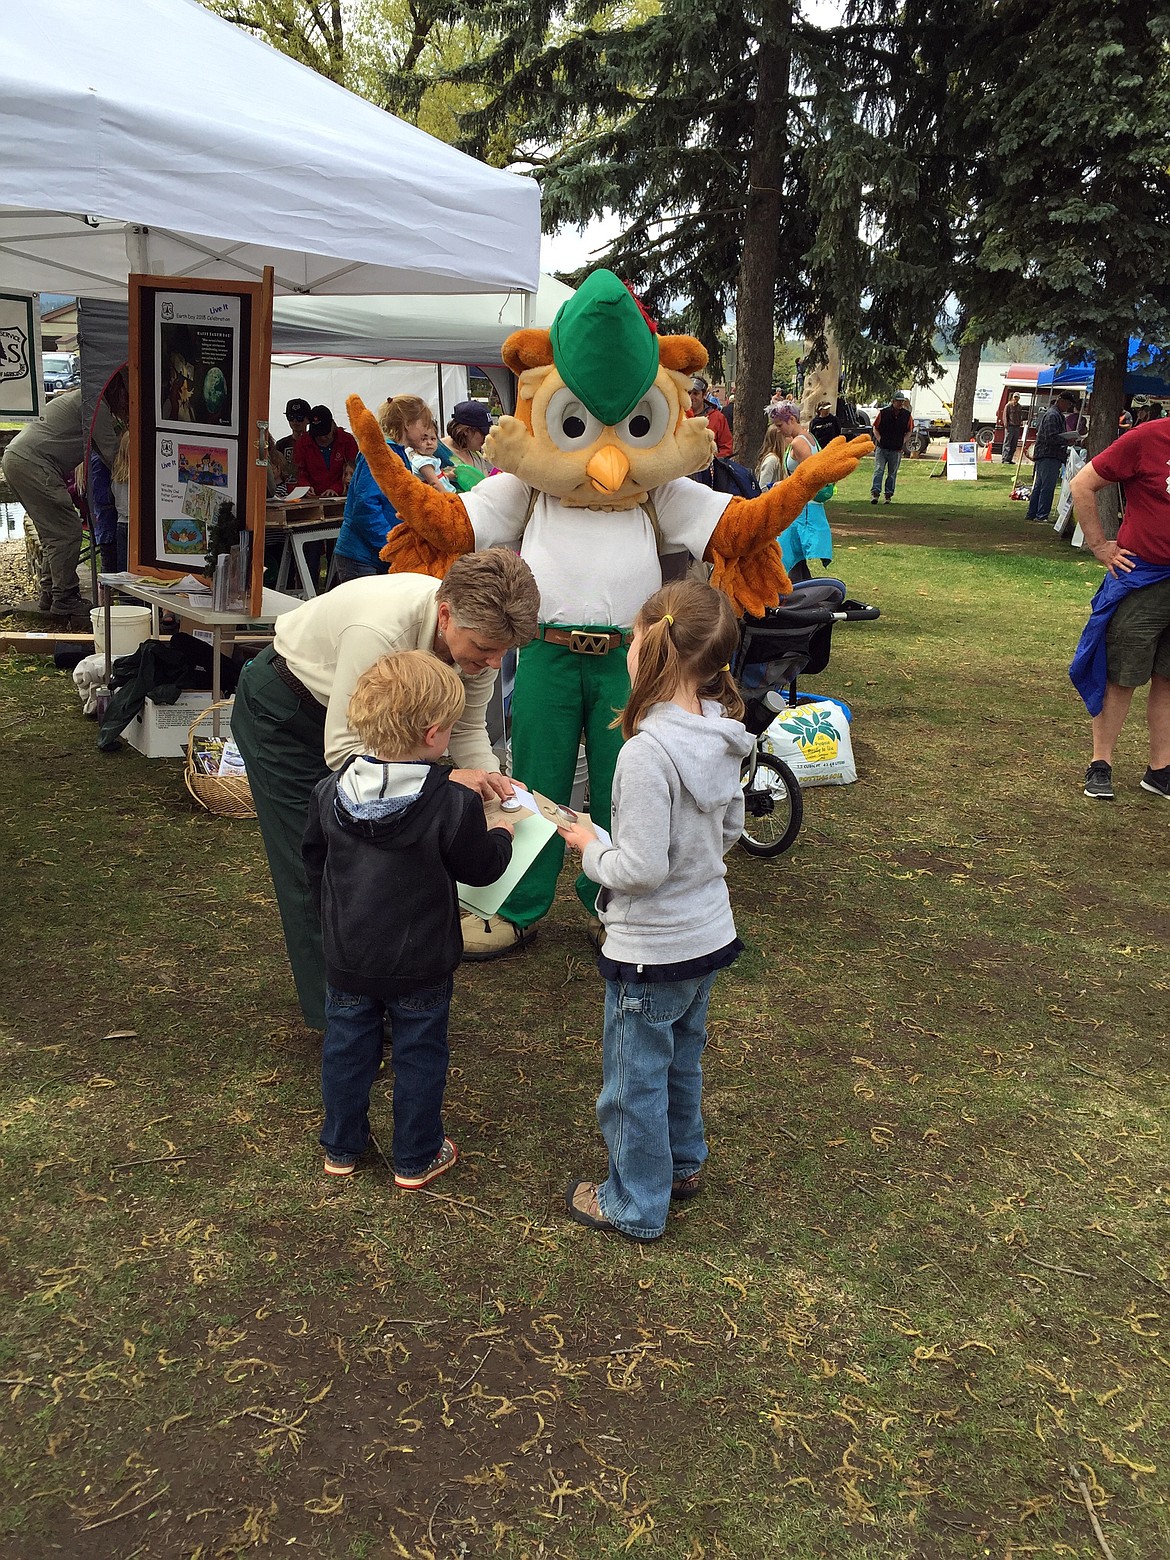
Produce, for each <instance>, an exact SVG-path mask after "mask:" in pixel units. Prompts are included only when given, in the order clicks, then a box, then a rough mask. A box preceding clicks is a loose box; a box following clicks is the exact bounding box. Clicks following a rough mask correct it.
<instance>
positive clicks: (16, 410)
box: [0, 292, 45, 422]
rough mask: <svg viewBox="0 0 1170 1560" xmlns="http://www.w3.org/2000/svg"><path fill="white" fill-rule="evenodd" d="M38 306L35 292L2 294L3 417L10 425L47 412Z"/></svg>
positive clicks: (0, 404) (0, 365)
mask: <svg viewBox="0 0 1170 1560" xmlns="http://www.w3.org/2000/svg"><path fill="white" fill-rule="evenodd" d="M38 303H39V299H38V296H37V294H36V293H10V292H4V293H0V417H3V418H5V419H6V420H8V421H10V422H11V421H15V420H17V419H20V420H22V421H23V420H25V419H31V418H34V417H40V416H41V415H42V414H43V413H44V410H45V394H44V380H43V378H42V377H41V317H40V309H39V307H38Z"/></svg>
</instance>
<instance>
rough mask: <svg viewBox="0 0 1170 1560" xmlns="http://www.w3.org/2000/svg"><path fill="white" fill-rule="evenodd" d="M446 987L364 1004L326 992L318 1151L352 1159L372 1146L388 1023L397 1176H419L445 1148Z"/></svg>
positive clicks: (331, 990) (366, 1000) (334, 990)
mask: <svg viewBox="0 0 1170 1560" xmlns="http://www.w3.org/2000/svg"><path fill="white" fill-rule="evenodd" d="M451 986H452V983H451V980H450V979H449V978H448V979H447V980H445V981H444V982H443V984H442V985H441V986H427V987H424V988H423V989H422V990H420V991H411V992H407V993H406V994H405V995H403V996H400V997H361V996H356V995H355V994H354V993H353V992H349V991H338V989H337V987H336V986H326V988H325V1044H324V1047H323V1049H322V1052H321V1098H322V1100H323V1101H324V1104H325V1124H324V1126H323V1127H322V1128H321V1146H322V1148H323V1149H324V1150H325V1152H326V1153H327V1154H328V1155H329V1156H330V1158H332V1159H356V1158H357V1157H358V1156H359V1155H360V1154H363V1153H364V1152H365V1150H366V1146H367V1144H368V1143H369V1141H370V1090H371V1089H372V1088H373V1086H374V1079H375V1078H376V1077H377V1076H378V1068H379V1067H380V1066H381V1064H382V1045H383V1037H384V1035H385V1021H386V1019H387V1018H388V1019H389V1021H390V1054H391V1059H392V1061H393V1064H394V1141H393V1147H392V1149H391V1154H390V1157H391V1159H392V1161H393V1163H394V1168H395V1170H397V1171H399V1172H400V1173H401V1174H403V1175H417V1174H418V1172H419V1171H420V1170H425V1169H426V1167H427V1166H428V1165H429V1164H430V1162H431V1160H432V1159H433V1158H434V1157H435V1155H436V1154H437V1153H438V1152H439V1150H440V1149H441V1148H442V1146H443V1117H442V1110H443V1090H444V1088H445V1087H446V1084H447V1060H448V1055H449V1052H448V1047H447V1021H448V1019H449V1017H450V1013H451Z"/></svg>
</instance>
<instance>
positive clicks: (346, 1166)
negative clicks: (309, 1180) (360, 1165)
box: [325, 1154, 357, 1175]
mask: <svg viewBox="0 0 1170 1560" xmlns="http://www.w3.org/2000/svg"><path fill="white" fill-rule="evenodd" d="M356 1169H357V1155H356V1154H353V1155H349V1154H326V1155H325V1174H326V1175H352V1174H353V1173H354V1171H355V1170H356Z"/></svg>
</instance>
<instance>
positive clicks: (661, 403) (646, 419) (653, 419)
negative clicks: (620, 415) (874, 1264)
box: [614, 385, 670, 450]
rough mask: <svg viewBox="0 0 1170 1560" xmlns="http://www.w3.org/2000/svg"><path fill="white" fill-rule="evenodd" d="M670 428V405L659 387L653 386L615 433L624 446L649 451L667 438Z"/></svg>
mask: <svg viewBox="0 0 1170 1560" xmlns="http://www.w3.org/2000/svg"><path fill="white" fill-rule="evenodd" d="M669 427H670V405H669V403H668V401H667V399H666V397H665V396H664V395H663V393H662V391H661V390H659V388H658V386H657V385H651V386H650V388H649V390H647V392H646V394H645V395H644V396H643V397H642V399H641V400H640V401H639V402H638V404H637V406H635V407H634V410H633V411H632V412H631V413H630V415H629V416H628V417H627V418H626V420H625V422H622V423H619V424H618V426H617V428H616V429H615V430H614V432H615V433H616V434H617V436H618V438H619V439H621V441H622V443H623V444H632V445H633V446H634V448H635V449H640V450H649V449H653V447H654V446H655V445H656V444H657V443H658V442H659V440H660V439H662V438H663V437H664V436H665V434H666V430H667V429H668V428H669Z"/></svg>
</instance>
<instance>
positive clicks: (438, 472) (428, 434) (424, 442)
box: [406, 423, 455, 493]
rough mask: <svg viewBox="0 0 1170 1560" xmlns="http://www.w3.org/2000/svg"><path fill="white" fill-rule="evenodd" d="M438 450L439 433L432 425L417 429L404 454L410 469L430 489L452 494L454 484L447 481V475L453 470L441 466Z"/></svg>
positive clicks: (451, 467)
mask: <svg viewBox="0 0 1170 1560" xmlns="http://www.w3.org/2000/svg"><path fill="white" fill-rule="evenodd" d="M438 448H439V431H438V429H437V428H436V427H435V425H434V423H431V424H430V426H429V427H427V428H425V429H424V428H419V429H417V430H416V432H415V436H414V439H413V440H412V441H411V444H410V446H409V448H408V449H407V452H406V453H407V454H408V455H409V456H410V469H411V470H412V471H413V472H414V474H415V476H416V477H421V478H422V480H423V481H424V482H426V483H427V484H428V485H429V486H430V487H436V488H441V489H442V491H443V492H444V493H454V491H455V484H454V483H453V482H451V481H450V480H449V479H448V476H447V473H448V472H449V471H454V469H455V468H454V467H453V466H446V467H444V466H443V463H442V461H441V460H440V458H439V455H438V453H437V452H438Z"/></svg>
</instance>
